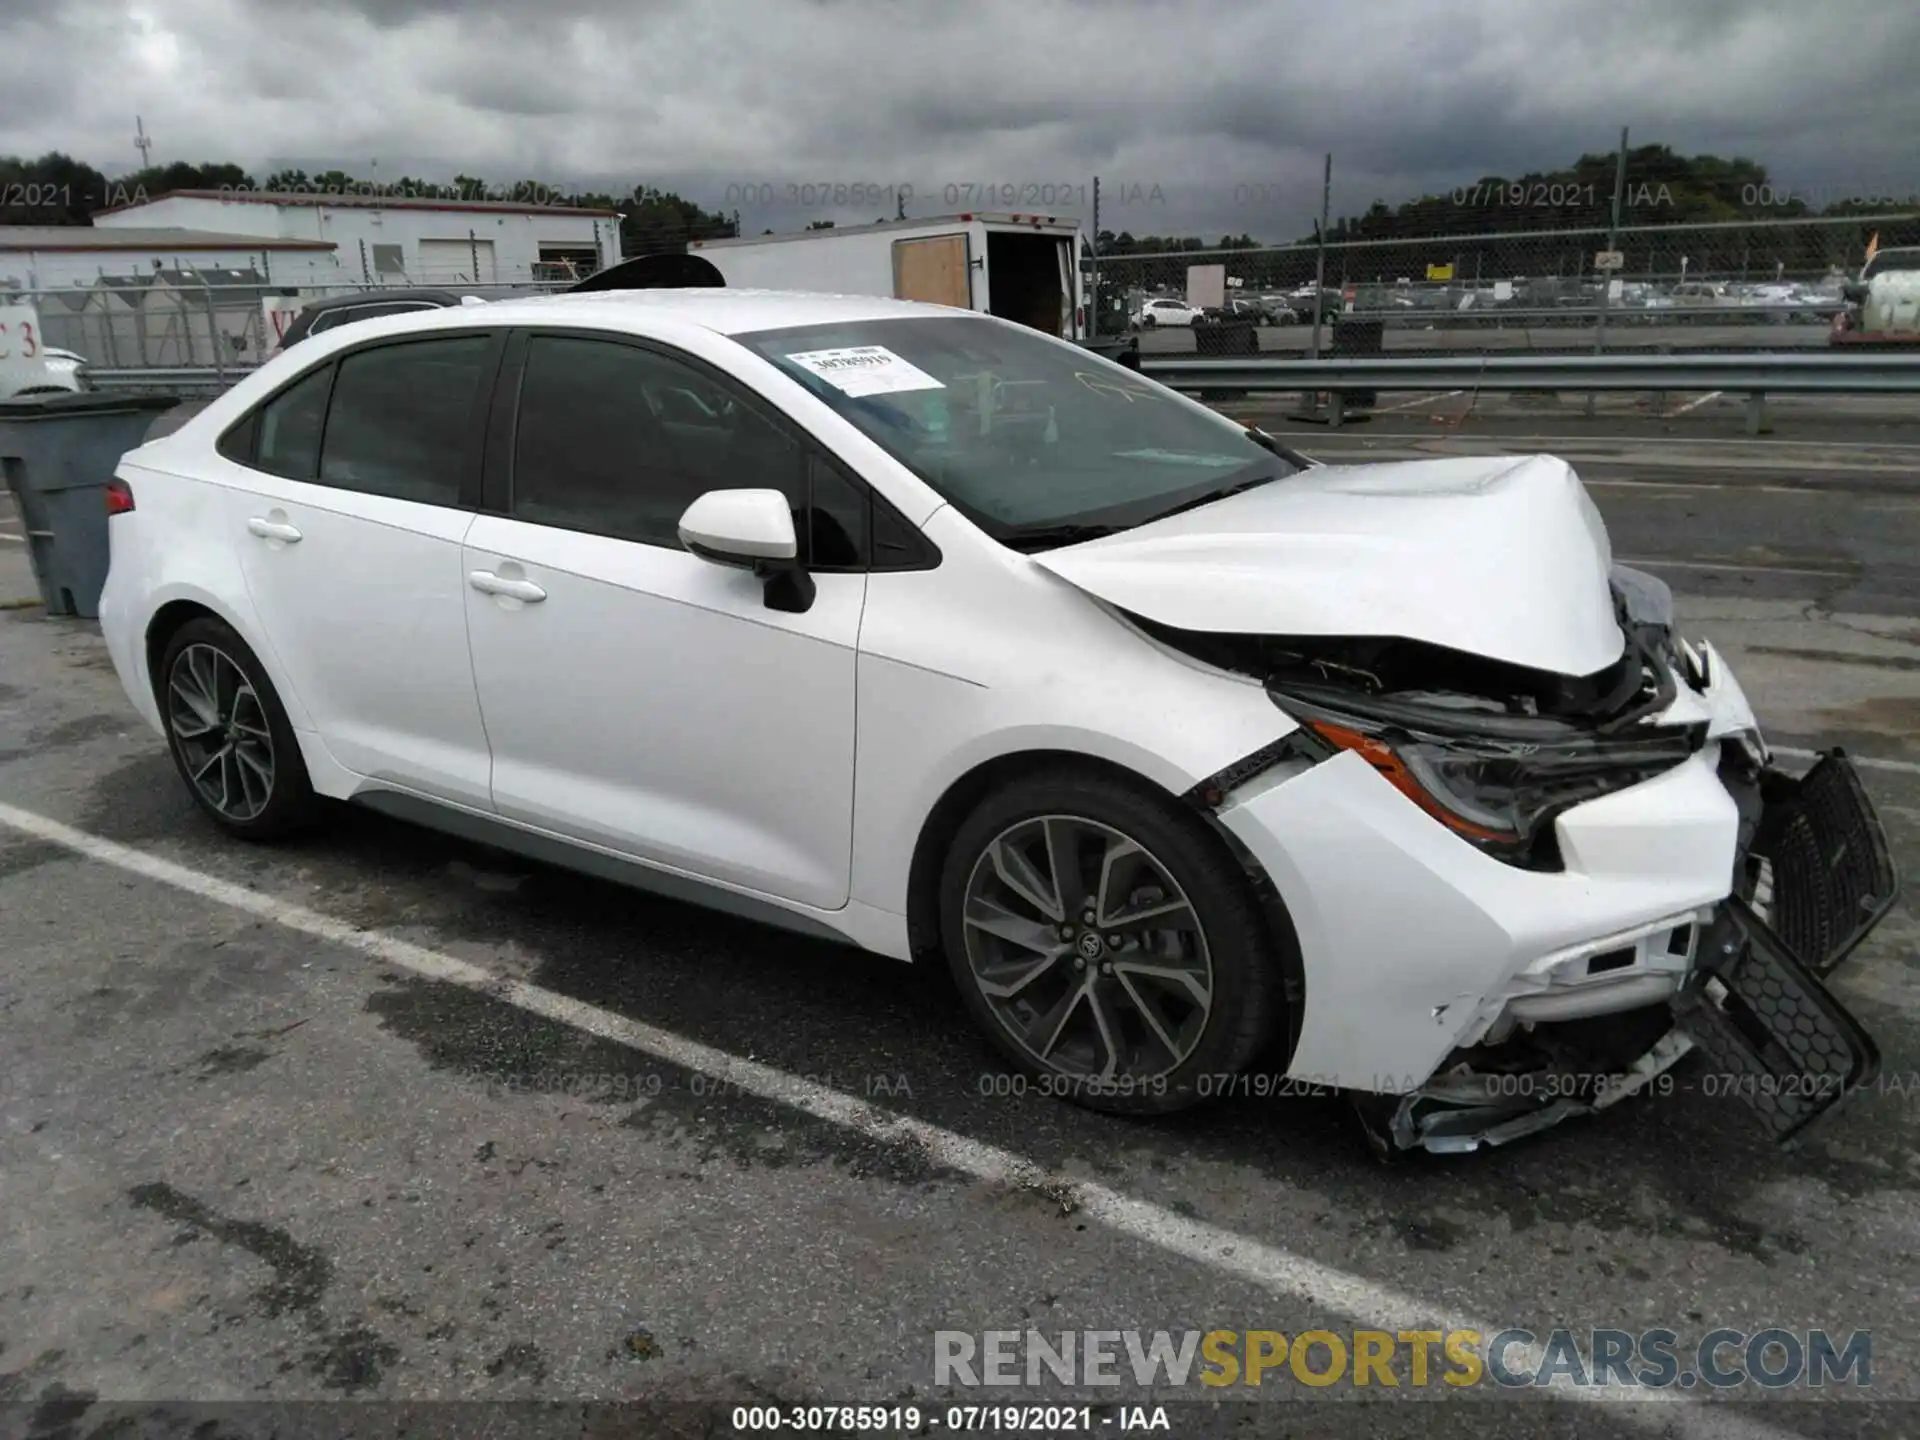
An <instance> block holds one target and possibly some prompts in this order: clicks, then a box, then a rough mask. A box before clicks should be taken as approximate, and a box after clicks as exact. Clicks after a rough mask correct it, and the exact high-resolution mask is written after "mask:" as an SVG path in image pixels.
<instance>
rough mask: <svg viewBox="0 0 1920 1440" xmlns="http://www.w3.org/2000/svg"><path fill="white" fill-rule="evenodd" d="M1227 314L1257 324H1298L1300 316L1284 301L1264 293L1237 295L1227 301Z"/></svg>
mask: <svg viewBox="0 0 1920 1440" xmlns="http://www.w3.org/2000/svg"><path fill="white" fill-rule="evenodd" d="M1225 314H1226V315H1228V316H1230V317H1232V318H1233V319H1235V320H1251V321H1253V323H1254V324H1256V325H1297V324H1299V323H1300V317H1299V316H1298V315H1295V314H1294V313H1293V310H1292V308H1291V307H1290V306H1288V305H1286V304H1285V303H1283V302H1280V301H1276V300H1270V299H1268V298H1267V297H1266V296H1264V295H1243V296H1237V297H1235V298H1234V299H1232V300H1229V301H1228V302H1227V308H1226V311H1225Z"/></svg>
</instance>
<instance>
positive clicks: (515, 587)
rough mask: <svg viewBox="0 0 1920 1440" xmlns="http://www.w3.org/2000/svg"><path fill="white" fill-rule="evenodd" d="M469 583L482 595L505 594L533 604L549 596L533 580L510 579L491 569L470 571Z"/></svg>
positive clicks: (509, 597)
mask: <svg viewBox="0 0 1920 1440" xmlns="http://www.w3.org/2000/svg"><path fill="white" fill-rule="evenodd" d="M467 583H468V584H469V585H471V586H473V588H474V589H476V590H478V591H479V592H480V593H481V594H482V595H504V596H506V597H507V598H508V599H510V600H522V601H525V602H526V603H527V604H529V605H532V604H535V603H537V602H538V601H541V600H544V599H546V598H547V592H546V591H544V590H542V589H541V588H540V587H539V586H538V585H536V584H534V583H533V581H531V580H509V579H507V578H506V577H505V576H504V575H496V574H494V573H493V572H492V571H491V570H474V571H471V572H469V573H468V575H467Z"/></svg>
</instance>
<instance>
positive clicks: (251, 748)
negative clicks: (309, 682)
mask: <svg viewBox="0 0 1920 1440" xmlns="http://www.w3.org/2000/svg"><path fill="white" fill-rule="evenodd" d="M153 690H154V699H155V700H156V701H157V702H158V703H159V706H160V717H161V720H162V723H163V724H164V725H165V726H166V732H167V749H168V751H169V752H170V753H171V754H172V756H173V763H174V768H176V769H177V770H178V771H179V772H180V778H181V780H182V781H183V782H184V783H185V784H186V787H187V793H188V794H190V795H191V796H192V797H193V799H194V803H195V804H197V805H198V806H199V807H200V809H201V810H202V811H203V812H204V813H205V814H206V815H207V817H208V818H209V819H211V820H212V821H213V822H214V824H216V825H218V826H219V827H220V828H221V829H222V830H224V831H226V832H227V833H228V834H229V835H234V836H237V837H239V838H240V839H242V840H253V841H272V840H280V839H284V838H286V837H288V836H291V835H296V834H298V833H300V832H301V831H304V830H306V829H308V828H309V827H310V826H311V825H312V824H313V822H314V821H315V820H316V819H317V818H318V814H319V810H320V803H319V799H318V797H317V796H316V795H315V794H314V790H313V785H312V782H311V781H310V780H309V779H308V778H307V766H306V761H305V760H304V759H303V758H302V757H301V754H300V745H299V742H298V741H297V740H296V739H295V738H294V734H293V726H292V724H291V723H289V721H288V720H287V712H286V707H285V706H283V705H282V704H281V703H280V697H279V695H278V694H276V693H275V691H274V688H273V684H272V682H271V681H269V680H268V679H267V672H266V670H265V669H264V668H263V667H262V666H261V664H260V660H259V657H257V656H256V655H255V654H254V653H253V651H252V650H251V649H249V648H248V646H247V642H246V641H244V640H242V639H241V638H240V637H239V635H238V634H236V633H235V632H234V629H233V627H232V626H230V625H228V624H227V623H226V622H225V621H224V620H218V619H215V618H214V617H213V616H211V615H203V616H200V617H198V618H196V619H193V620H189V621H188V622H187V623H186V624H184V625H182V626H181V627H180V628H179V629H178V630H176V631H175V632H174V634H173V638H172V639H171V640H169V641H168V642H167V648H166V651H165V653H164V654H163V656H162V657H161V661H160V667H159V670H158V672H157V673H156V674H155V675H154V679H153ZM209 701H211V703H212V707H213V708H212V711H211V713H209V710H208V708H207V707H208V702H209ZM209 722H211V723H209ZM201 726H207V727H208V729H209V730H212V731H214V732H217V733H213V734H211V735H209V734H207V733H204V732H202V731H201V730H200V729H199V727H201ZM219 747H223V748H221V749H220V754H221V756H224V758H214V759H212V760H209V758H208V757H209V756H210V755H213V754H214V751H215V749H216V748H219ZM262 760H264V762H265V769H264V772H263V770H262V768H261V762H262ZM209 767H210V768H209ZM196 775H198V776H199V777H201V778H196ZM221 796H225V797H226V800H225V803H222V800H221Z"/></svg>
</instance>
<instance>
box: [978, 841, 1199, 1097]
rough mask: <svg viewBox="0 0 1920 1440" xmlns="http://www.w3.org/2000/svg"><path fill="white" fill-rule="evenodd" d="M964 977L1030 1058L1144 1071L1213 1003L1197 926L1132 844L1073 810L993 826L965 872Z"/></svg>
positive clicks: (1192, 1041) (1059, 1068)
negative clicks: (990, 835)
mask: <svg viewBox="0 0 1920 1440" xmlns="http://www.w3.org/2000/svg"><path fill="white" fill-rule="evenodd" d="M962 921H963V928H964V932H965V936H966V952H967V953H966V958H967V967H968V970H969V972H970V974H971V976H972V979H973V983H974V985H975V986H976V987H977V989H978V990H979V992H980V995H981V996H982V998H984V999H985V1000H986V1002H987V1005H988V1007H989V1009H991V1010H992V1012H993V1014H994V1017H995V1018H996V1019H997V1020H998V1021H999V1023H1000V1024H1001V1026H1002V1027H1004V1029H1005V1030H1006V1032H1007V1034H1008V1035H1009V1037H1010V1038H1011V1039H1012V1040H1013V1041H1014V1043H1015V1044H1016V1045H1018V1046H1019V1047H1020V1049H1021V1050H1022V1051H1024V1052H1025V1053H1026V1054H1027V1055H1028V1056H1030V1057H1031V1058H1032V1059H1033V1061H1034V1062H1035V1063H1036V1064H1039V1065H1041V1066H1044V1067H1046V1068H1047V1069H1049V1070H1053V1071H1056V1072H1059V1073H1061V1074H1065V1075H1071V1076H1075V1077H1087V1078H1091V1079H1095V1080H1099V1081H1103V1082H1111V1081H1121V1082H1139V1081H1148V1080H1153V1079H1156V1078H1158V1077H1159V1076H1162V1075H1165V1074H1167V1073H1169V1072H1171V1071H1173V1070H1176V1069H1178V1068H1179V1066H1180V1065H1181V1064H1183V1063H1184V1062H1185V1061H1186V1059H1187V1058H1188V1057H1189V1056H1190V1055H1192V1054H1193V1051H1194V1048H1195V1047H1196V1046H1197V1045H1198V1044H1199V1043H1200V1038H1201V1036H1202V1035H1203V1034H1204V1033H1205V1031H1206V1028H1207V1019H1208V1016H1209V1015H1210V1014H1211V1013H1212V1009H1213V964H1212V960H1211V958H1210V956H1209V954H1208V951H1207V940H1206V934H1205V931H1204V930H1203V929H1202V927H1201V924H1200V918H1199V916H1198V914H1197V913H1196V912H1195V910H1194V907H1193V903H1192V901H1191V900H1189V899H1188V897H1187V894H1186V892H1185V891H1184V890H1183V889H1182V888H1181V887H1180V885H1179V883H1178V882H1177V881H1176V880H1175V879H1174V878H1173V876H1172V874H1171V873H1170V872H1169V871H1168V870H1167V868H1166V866H1165V865H1163V864H1162V863H1161V862H1160V861H1159V860H1158V859H1156V858H1155V857H1154V856H1153V854H1152V853H1151V852H1149V851H1148V850H1147V849H1146V848H1145V847H1144V846H1142V845H1141V844H1140V843H1139V842H1138V841H1136V840H1134V839H1132V838H1131V837H1129V836H1127V835H1124V834H1122V833H1121V832H1120V831H1118V830H1115V829H1114V828H1113V827H1111V826H1109V825H1103V824H1101V823H1099V822H1098V821H1095V820H1089V819H1086V818H1084V817H1082V816H1075V815H1044V816H1039V817H1035V818H1032V819H1027V820H1022V821H1020V822H1018V823H1017V824H1014V825H1011V826H1009V827H1007V829H1005V830H1003V831H1001V832H1000V834H999V835H997V836H995V837H994V839H993V840H992V841H990V842H989V843H988V844H987V846H986V847H985V849H984V850H982V852H981V854H980V856H979V858H978V859H976V860H975V862H974V865H973V870H972V872H971V874H969V876H968V878H967V888H966V899H965V910H964V912H963V917H962Z"/></svg>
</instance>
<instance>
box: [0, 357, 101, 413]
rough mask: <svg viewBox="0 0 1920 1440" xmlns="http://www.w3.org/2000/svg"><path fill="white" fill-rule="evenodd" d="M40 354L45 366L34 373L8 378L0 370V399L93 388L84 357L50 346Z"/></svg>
mask: <svg viewBox="0 0 1920 1440" xmlns="http://www.w3.org/2000/svg"><path fill="white" fill-rule="evenodd" d="M40 354H41V356H42V357H43V358H44V359H45V362H46V363H45V365H44V366H43V367H42V369H41V371H40V373H38V374H23V373H15V374H11V375H9V374H8V373H7V372H6V371H5V370H4V369H0V400H13V399H16V398H18V397H19V396H22V395H45V394H50V393H53V392H55V391H61V390H91V389H92V388H93V382H92V380H91V379H90V378H89V377H88V373H87V359H86V357H85V356H84V355H79V354H76V353H75V352H73V351H72V350H62V349H59V348H58V347H56V346H52V345H49V346H47V347H45V348H44V349H42V350H41V352H40Z"/></svg>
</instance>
